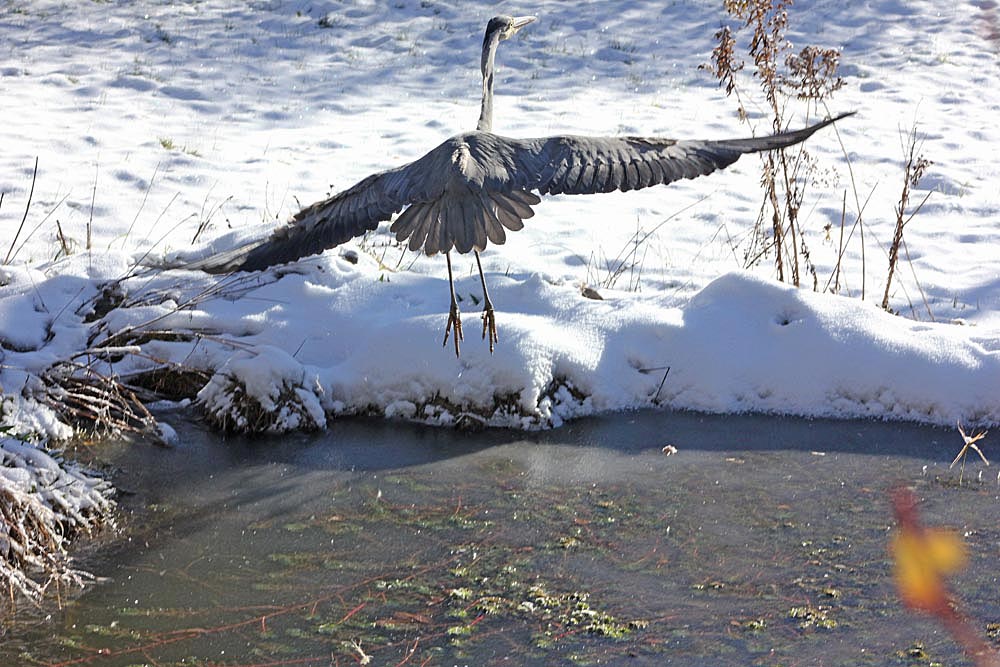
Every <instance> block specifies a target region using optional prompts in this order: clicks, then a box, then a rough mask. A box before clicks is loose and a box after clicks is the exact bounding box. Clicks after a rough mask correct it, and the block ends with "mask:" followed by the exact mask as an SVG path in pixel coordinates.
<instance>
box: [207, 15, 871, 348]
mask: <svg viewBox="0 0 1000 667" xmlns="http://www.w3.org/2000/svg"><path fill="white" fill-rule="evenodd" d="M534 20H535V17H534V16H518V17H514V16H496V17H494V18H492V19H490V21H489V23H488V24H487V25H486V34H485V36H484V37H483V53H482V61H481V67H482V74H483V99H482V107H481V111H480V114H479V123H478V125H477V126H476V129H475V131H473V132H465V133H463V134H458V135H456V136H454V137H451V138H450V139H447V140H445V141H444V143H442V144H441V145H439V146H438V147H436V148H434V149H432V150H431V151H430V152H429V153H427V154H426V155H424V156H423V157H421V158H419V159H417V160H415V161H413V162H410V163H409V164H405V165H403V166H401V167H396V168H394V169H388V170H386V171H382V172H379V173H377V174H372V175H371V176H368V177H367V178H365V179H363V180H362V181H360V182H359V183H357V184H355V185H353V186H351V187H349V188H347V189H346V190H344V191H342V192H338V193H337V194H335V195H333V196H331V197H329V198H327V199H324V200H322V201H319V202H316V203H315V204H312V205H310V206H307V207H305V208H304V209H302V210H301V211H299V212H298V213H296V214H295V216H294V217H293V218H292V220H291V222H290V223H289V224H287V225H285V226H282V227H279V228H278V229H276V230H275V231H274V232H273V233H272V234H271V235H270V236H269V237H268V238H266V239H264V240H262V241H258V242H254V243H251V244H248V245H246V246H242V247H238V248H234V249H233V250H230V251H227V252H224V253H221V254H219V255H216V256H214V257H213V258H210V260H209V261H208V262H207V263H205V262H201V263H199V264H201V266H199V267H197V268H202V269H205V270H208V271H211V272H226V271H235V270H240V271H257V270H261V269H265V268H267V267H270V266H273V265H275V264H282V263H285V262H292V261H294V260H297V259H299V258H301V257H306V256H308V255H314V254H317V253H321V252H323V251H324V250H327V249H328V248H332V247H334V246H337V245H340V244H341V243H344V242H346V241H348V240H349V239H352V238H354V237H357V236H361V235H363V234H365V233H366V232H368V231H371V230H374V229H376V228H377V227H378V226H379V224H380V223H382V222H384V221H387V220H389V219H390V218H392V216H393V215H395V214H397V213H400V211H402V213H401V214H400V215H399V216H398V217H397V218H396V219H395V221H393V223H392V226H391V227H390V228H389V229H390V231H392V232H394V233H395V235H396V240H397V241H399V242H403V241H406V242H407V245H408V247H409V248H410V250H414V251H416V250H423V252H425V253H426V254H427V255H434V254H437V253H439V252H440V253H444V257H445V261H446V262H447V264H448V284H449V288H450V290H451V307H450V309H449V312H448V321H447V323H446V325H445V332H444V344H445V345H447V344H448V336H449V334H453V341H454V345H455V354H456V355H459V354H460V346H459V344H460V341H462V340H463V335H462V319H461V314H460V312H459V308H458V301H457V299H456V297H455V282H454V277H453V275H452V269H451V251H452V250H455V251H456V252H459V253H468V252H469V251H472V253H473V254H474V255H475V256H476V265H477V267H478V269H479V278H480V280H481V281H482V286H483V303H484V308H483V315H482V318H483V338H484V339H487V338H488V339H489V346H490V352H491V353H492V352H493V349H494V345H495V344H496V343H497V342H498V338H497V329H496V316H495V313H494V310H493V302H492V301H491V300H490V296H489V292H488V291H487V289H486V278H485V276H484V275H483V266H482V262H481V261H480V259H479V253H480V252H482V251H483V250H485V249H486V246H487V243H495V244H497V245H500V244H503V243H504V241H505V240H506V237H507V232H508V231H511V232H516V231H518V230H519V229H521V228H522V227H524V220H526V219H527V218H530V217H532V216H533V215H534V211H533V210H532V208H531V207H532V206H534V205H535V204H537V203H539V202H540V201H541V199H540V198H539V195H546V194H593V193H597V192H611V191H613V190H621V191H623V192H624V191H628V190H638V189H639V188H647V187H650V186H652V185H659V184H664V185H665V184H667V183H671V182H673V181H676V180H680V179H683V178H695V177H697V176H703V175H705V174H709V173H711V172H713V171H715V170H717V169H722V168H724V167H727V166H729V165H730V164H732V163H733V162H735V161H736V160H737V159H738V158H739V157H740V156H741V155H743V154H744V153H756V152H760V151H768V150H774V149H778V148H784V147H786V146H791V145H793V144H796V143H799V142H800V141H804V140H805V139H806V138H808V137H809V136H810V135H811V134H812V133H813V132H815V131H816V130H818V129H820V128H822V127H824V126H826V125H829V124H830V123H833V122H834V121H836V120H839V119H840V118H843V117H844V116H846V115H850V114H843V115H841V116H838V117H836V118H832V119H828V120H825V121H823V122H820V123H817V124H815V125H812V126H810V127H807V128H804V129H801V130H797V131H794V132H783V133H780V134H776V135H773V136H769V137H759V138H750V139H729V140H723V141H690V140H686V141H678V140H674V139H665V138H660V137H582V136H572V135H560V136H552V137H543V138H539V139H511V138H508V137H502V136H500V135H497V134H493V80H494V60H495V58H496V53H497V48H498V47H499V45H500V42H502V41H504V40H506V39H510V38H511V37H513V36H514V35H515V34H517V32H518V31H519V30H521V29H522V28H523V27H524V26H526V25H528V24H529V23H531V22H532V21H534ZM852 113H853V112H852Z"/></svg>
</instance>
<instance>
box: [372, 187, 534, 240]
mask: <svg viewBox="0 0 1000 667" xmlns="http://www.w3.org/2000/svg"><path fill="white" fill-rule="evenodd" d="M540 201H541V199H540V198H539V197H538V195H536V194H534V193H533V192H530V191H528V190H511V191H509V192H499V191H490V190H478V191H475V190H467V191H466V192H464V193H462V195H461V196H455V193H454V192H451V193H448V194H447V195H446V196H444V197H442V198H440V199H437V200H434V201H430V202H417V203H415V204H411V205H410V206H409V208H407V209H406V210H405V211H403V213H402V214H400V216H399V217H398V218H396V221H395V222H393V223H392V227H390V228H389V230H390V231H392V232H393V233H394V234H395V235H396V240H397V241H400V242H402V241H407V245H408V246H409V248H410V250H418V249H421V248H422V249H423V251H424V252H425V253H427V254H428V255H433V254H435V253H439V252H448V251H450V250H451V249H452V248H454V249H455V250H457V251H458V252H461V253H465V252H469V251H470V250H483V249H485V248H486V244H487V242H491V243H495V244H496V245H502V244H503V243H504V242H506V240H507V233H506V232H505V231H504V229H505V228H506V229H509V230H510V231H512V232H516V231H518V230H519V229H521V228H522V227H524V222H523V221H524V220H525V219H527V218H530V217H531V216H533V215H535V212H534V211H533V210H532V209H531V207H532V206H534V205H535V204H537V203H538V202H540Z"/></svg>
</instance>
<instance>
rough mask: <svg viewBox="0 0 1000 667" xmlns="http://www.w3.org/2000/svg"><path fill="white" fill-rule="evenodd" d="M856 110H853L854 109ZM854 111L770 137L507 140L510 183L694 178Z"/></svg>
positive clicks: (561, 187) (623, 185)
mask: <svg viewBox="0 0 1000 667" xmlns="http://www.w3.org/2000/svg"><path fill="white" fill-rule="evenodd" d="M852 113H853V112H852ZM849 115H851V114H850V113H847V114H842V115H840V116H837V117H835V118H830V119H827V120H825V121H822V122H820V123H816V124H815V125H811V126H809V127H807V128H804V129H801V130H796V131H793V132H782V133H779V134H775V135H771V136H767V137H752V138H746V139H726V140H721V141H683V140H682V141H678V140H674V139H661V138H656V137H579V136H571V135H564V136H555V137H547V138H544V139H528V140H515V139H508V140H505V142H508V143H509V145H510V146H509V148H510V150H511V151H512V153H513V155H514V162H515V165H514V169H513V170H512V172H511V180H512V185H514V186H516V187H519V188H523V189H525V190H537V191H538V192H539V193H541V194H543V195H544V194H563V193H564V194H593V193H598V192H611V191H613V190H622V191H628V190H638V189H640V188H647V187H650V186H653V185H661V184H667V183H671V182H673V181H677V180H680V179H685V178H696V177H698V176H704V175H706V174H710V173H712V172H713V171H716V170H718V169H723V168H725V167H728V166H729V165H731V164H732V163H733V162H736V160H738V159H739V158H740V156H741V155H744V154H746V153H757V152H761V151H768V150H775V149H779V148H786V147H788V146H792V145H794V144H797V143H799V142H802V141H804V140H805V139H807V138H808V137H809V136H811V135H812V134H813V133H814V132H816V131H817V130H819V129H821V128H823V127H826V126H827V125H829V124H831V123H833V122H835V121H837V120H840V119H841V118H843V117H845V116H849Z"/></svg>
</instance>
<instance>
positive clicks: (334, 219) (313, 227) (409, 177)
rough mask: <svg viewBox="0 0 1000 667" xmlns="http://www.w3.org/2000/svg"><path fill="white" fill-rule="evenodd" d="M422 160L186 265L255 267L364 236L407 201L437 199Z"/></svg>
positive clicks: (379, 175) (213, 270)
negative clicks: (421, 167)
mask: <svg viewBox="0 0 1000 667" xmlns="http://www.w3.org/2000/svg"><path fill="white" fill-rule="evenodd" d="M419 162H420V160H418V161H417V162H411V163H409V164H406V165H403V166H401V167H397V168H395V169H389V170H387V171H382V172H379V173H377V174H372V175H371V176H368V177H367V178H365V179H363V180H361V181H359V182H358V183H357V184H355V185H353V186H352V187H350V188H348V189H346V190H343V191H342V192H338V193H337V194H335V195H333V196H331V197H329V198H327V199H324V200H322V201H318V202H316V203H314V204H311V205H310V206H307V207H305V208H303V209H302V210H301V211H299V212H298V213H296V214H295V216H294V217H293V218H292V220H291V221H290V222H289V223H288V224H287V225H283V226H281V227H278V228H277V229H275V230H274V231H273V232H272V233H271V235H270V236H268V237H267V238H265V239H263V240H259V241H255V242H252V243H248V244H246V245H243V246H240V247H237V248H232V249H230V250H227V251H224V252H221V253H218V254H216V255H214V256H213V257H211V258H208V259H207V260H204V261H200V262H196V263H192V264H189V265H187V268H193V269H201V270H203V271H208V272H210V273H223V272H228V271H234V270H243V271H256V270H260V269H264V268H267V267H269V266H274V265H275V264H282V263H285V262H291V261H294V260H296V259H299V258H302V257H307V256H309V255H315V254H317V253H321V252H323V251H324V250H326V249H327V248H332V247H334V246H337V245H340V244H341V243H344V242H345V241H348V240H350V239H352V238H354V237H357V236H361V235H362V234H364V233H365V232H367V231H370V230H373V229H375V228H376V227H378V225H379V223H380V222H383V221H385V220H389V219H390V218H391V217H392V216H393V214H395V213H397V212H399V211H400V210H401V209H402V208H403V207H405V206H406V205H407V204H411V203H414V202H417V201H423V200H425V199H433V197H432V196H425V192H424V190H426V179H424V178H420V177H419V174H420V173H421V170H419V169H415V165H417V164H418V163H419ZM411 208H413V207H411ZM417 222H420V221H419V220H417Z"/></svg>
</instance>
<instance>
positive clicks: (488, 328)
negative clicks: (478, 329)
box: [483, 306, 500, 354]
mask: <svg viewBox="0 0 1000 667" xmlns="http://www.w3.org/2000/svg"><path fill="white" fill-rule="evenodd" d="M487 334H489V337H490V354H493V347H494V345H496V344H497V343H498V342H500V339H499V338H497V320H496V317H495V316H494V314H493V307H492V306H488V307H486V308H485V309H483V340H486V335H487Z"/></svg>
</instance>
